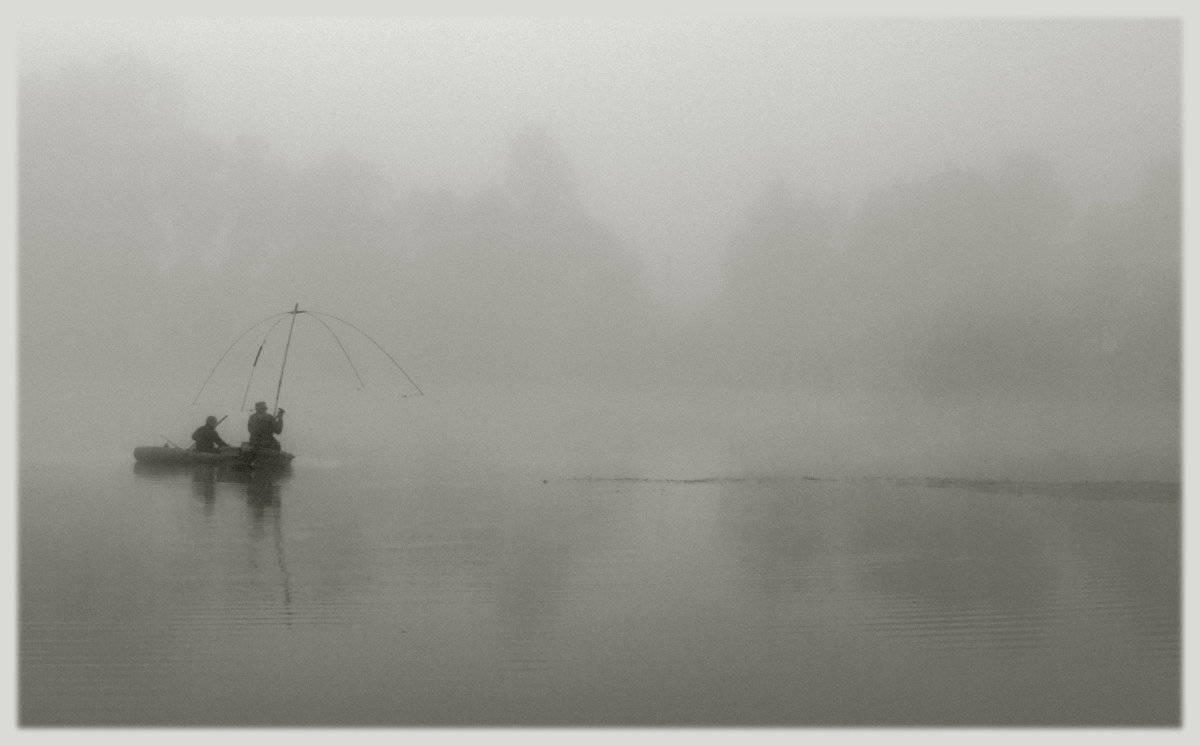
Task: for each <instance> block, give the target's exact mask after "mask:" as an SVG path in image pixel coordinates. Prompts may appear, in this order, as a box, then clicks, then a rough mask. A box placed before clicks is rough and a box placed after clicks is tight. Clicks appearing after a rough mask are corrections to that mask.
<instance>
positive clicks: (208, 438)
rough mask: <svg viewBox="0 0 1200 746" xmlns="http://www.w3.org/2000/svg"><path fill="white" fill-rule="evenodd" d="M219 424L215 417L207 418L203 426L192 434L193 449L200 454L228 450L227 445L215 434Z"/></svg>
mask: <svg viewBox="0 0 1200 746" xmlns="http://www.w3.org/2000/svg"><path fill="white" fill-rule="evenodd" d="M219 424H220V422H219V421H218V420H217V418H216V417H212V416H209V418H208V419H206V420H205V421H204V424H203V425H201V426H200V427H198V428H196V432H194V433H192V440H193V441H195V443H196V445H195V448H196V450H197V451H198V452H200V453H217V452H219V451H220V450H221V448H228V447H229V444H228V443H226V442H225V441H224V440H222V439H221V436H220V435H218V434H217V425H219Z"/></svg>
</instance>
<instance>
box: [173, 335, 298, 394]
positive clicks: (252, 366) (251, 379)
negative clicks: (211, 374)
mask: <svg viewBox="0 0 1200 746" xmlns="http://www.w3.org/2000/svg"><path fill="white" fill-rule="evenodd" d="M276 315H277V316H279V317H280V318H279V319H277V320H276V321H275V323H274V324H271V328H270V329H268V330H267V333H266V334H264V335H263V341H262V344H260V345H259V346H258V352H256V353H254V362H253V363H251V364H250V375H249V376H248V377H247V378H246V390H245V391H243V392H242V406H241V409H242V410H245V409H246V399H247V398H248V397H249V396H250V384H251V383H253V382H254V371H255V370H256V369H257V368H258V359H259V358H260V357H262V351H263V347H265V346H266V345H267V338H268V337H270V336H271V332H273V331H275V327H277V326H279V322H281V321H283V316H284V315H285V314H276ZM270 318H275V317H274V316H271V317H270ZM243 336H244V335H243ZM288 340H289V341H290V340H291V335H290V333H289V336H288ZM219 364H220V363H218V365H219ZM280 375H283V373H282V371H281V372H280ZM193 403H195V402H193Z"/></svg>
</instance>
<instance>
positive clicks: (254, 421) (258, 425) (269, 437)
mask: <svg viewBox="0 0 1200 746" xmlns="http://www.w3.org/2000/svg"><path fill="white" fill-rule="evenodd" d="M246 428H247V429H249V430H250V445H251V446H253V447H255V448H269V449H271V450H272V451H278V450H280V446H279V441H278V440H276V439H275V436H276V435H277V434H279V433H282V432H283V410H282V409H281V410H279V414H276V415H271V414H270V413H269V412H267V403H266V402H265V401H260V402H255V403H254V414H252V415H250V419H249V420H248V421H247V422H246Z"/></svg>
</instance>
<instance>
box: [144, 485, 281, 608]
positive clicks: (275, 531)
mask: <svg viewBox="0 0 1200 746" xmlns="http://www.w3.org/2000/svg"><path fill="white" fill-rule="evenodd" d="M133 471H134V474H135V475H137V476H138V477H139V478H147V479H153V480H159V481H180V480H183V479H190V480H191V483H192V495H193V496H194V497H195V498H196V499H197V500H198V501H199V502H200V504H201V506H202V507H201V509H202V512H203V514H204V516H205V518H206V520H215V519H216V516H217V503H218V497H221V498H223V499H225V500H227V499H228V498H229V497H230V496H233V495H238V494H241V495H244V496H245V498H246V503H245V505H246V507H247V509H248V510H247V512H246V517H247V518H249V521H248V522H247V523H246V529H247V531H248V534H247V539H248V541H247V542H246V544H245V546H246V549H247V551H248V552H249V554H248V555H247V558H248V559H249V561H250V566H251V567H254V568H258V569H259V570H261V568H263V567H264V566H267V567H269V566H271V565H274V569H273V570H271V571H270V572H269V573H268V574H269V575H270V576H271V577H270V578H266V579H265V582H266V584H267V585H269V586H272V587H273V588H274V592H273V593H271V594H269V595H272V596H275V597H276V598H278V599H281V600H282V605H283V608H282V609H281V611H282V612H283V621H284V623H285V624H286V625H288V626H290V625H291V617H292V614H293V610H292V580H291V573H290V572H289V570H288V564H287V558H286V555H285V552H284V532H283V501H282V495H283V488H282V484H283V483H284V482H286V481H287V480H288V479H289V478H290V477H291V475H292V466H291V463H290V462H284V463H281V464H273V465H271V466H270V467H268V468H254V469H248V468H245V467H243V466H240V465H231V464H192V465H190V466H182V465H178V464H176V465H164V464H151V463H143V462H136V463H135V464H134V468H133ZM272 555H273V556H272ZM264 556H266V557H270V559H268V560H267V562H266V563H263V562H262V558H263V557H264ZM272 560H273V562H272ZM243 571H244V570H243ZM278 611H279V610H278V608H277V611H276V613H278Z"/></svg>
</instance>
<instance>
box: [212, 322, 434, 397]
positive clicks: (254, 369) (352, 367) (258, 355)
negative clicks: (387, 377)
mask: <svg viewBox="0 0 1200 746" xmlns="http://www.w3.org/2000/svg"><path fill="white" fill-rule="evenodd" d="M300 314H308V315H309V316H311V317H312V318H313V319H315V320H316V321H317V323H319V324H320V325H321V326H323V327H325V331H327V332H329V335H330V336H331V337H333V340H334V342H335V343H337V346H338V348H339V349H340V350H341V351H342V356H343V357H345V358H346V362H347V364H349V366H350V370H351V371H352V372H353V374H354V377H355V379H356V380H357V381H358V387H359V390H362V389H363V388H365V387H366V383H365V382H364V381H363V377H362V375H361V373H360V372H359V370H358V366H357V365H355V364H354V360H353V359H352V358H351V357H350V353H349V351H348V350H347V349H346V346H345V345H344V344H343V343H342V340H341V338H340V337H338V335H337V334H336V333H335V332H334V330H333V328H332V327H331V326H330V325H329V324H328V323H326V321H325V318H329V319H333V320H335V321H339V322H341V323H342V324H345V325H346V326H348V327H350V328H351V329H353V330H354V331H356V332H358V333H359V334H360V335H362V336H363V337H365V338H366V339H367V341H369V342H370V343H371V344H373V345H375V347H377V348H378V349H379V350H380V351H381V352H382V353H383V354H384V355H385V356H386V357H387V358H388V360H390V361H391V363H392V365H394V366H395V367H396V369H397V370H399V371H400V373H401V374H402V375H403V376H404V378H405V379H406V380H407V381H408V383H409V385H411V386H412V387H413V389H414V390H415V391H416V392H417V394H418V395H420V396H424V395H425V392H424V391H422V390H421V387H420V386H419V385H417V382H416V381H414V380H413V378H412V376H410V375H409V374H408V371H406V370H404V368H403V366H401V365H400V363H399V362H398V361H397V360H396V358H395V357H393V356H392V354H391V353H390V352H388V351H387V350H386V349H385V348H384V347H383V345H381V344H379V342H378V341H376V340H375V339H374V338H373V337H371V335H369V334H367V333H366V332H364V331H363V330H362V329H359V328H358V327H357V326H355V325H354V324H351V323H350V322H349V321H346V320H345V319H342V318H338V317H337V316H333V315H330V314H324V313H319V312H317V311H312V310H309V309H303V310H302V309H301V308H300V304H299V303H296V304H294V305H293V307H292V310H291V311H283V312H281V313H277V314H272V315H270V316H268V317H266V318H265V319H262V320H260V321H258V322H257V323H255V324H253V325H252V326H251V327H250V328H248V329H246V330H245V331H244V332H242V333H241V334H240V335H238V338H237V339H235V340H234V341H233V343H232V344H231V345H229V347H228V348H227V349H226V350H225V352H224V353H222V355H221V357H220V358H219V359H218V360H217V363H216V365H214V366H213V368H212V370H211V371H209V374H208V376H207V377H206V378H205V379H204V383H203V384H202V385H201V386H200V390H199V391H198V392H197V393H196V397H195V399H193V401H192V404H196V403H197V402H198V401H199V400H200V397H201V396H202V395H203V394H204V390H205V388H207V386H208V384H209V382H210V381H211V380H212V378H213V375H214V374H215V373H216V371H217V369H218V368H219V367H220V366H221V363H222V362H224V360H225V359H226V358H227V357H228V356H229V353H230V352H231V351H232V350H233V349H234V347H236V346H237V344H238V343H239V342H240V341H241V340H242V339H243V338H245V337H246V336H247V335H248V334H250V332H252V331H254V330H255V329H258V328H259V327H261V326H262V325H263V324H266V323H268V322H270V321H272V320H274V322H275V323H273V324H271V326H270V327H269V328H268V329H267V331H266V333H265V334H264V335H263V339H262V342H261V343H260V344H259V346H258V350H257V351H256V352H255V355H254V361H253V362H252V363H251V365H250V374H249V375H248V376H247V378H246V387H245V389H244V390H243V392H242V403H241V409H242V410H245V409H246V402H247V400H248V399H249V396H250V388H251V386H252V385H253V383H254V375H255V373H256V372H257V370H258V362H259V360H260V359H261V358H262V353H263V350H264V349H265V348H266V344H267V340H268V339H270V337H271V334H272V332H274V330H275V327H277V326H279V324H280V323H282V321H283V319H284V318H285V317H287V316H291V317H292V320H291V323H290V324H289V325H288V336H287V342H286V343H285V345H284V350H283V362H282V364H281V365H280V368H279V380H278V382H277V383H276V386H275V409H277V410H278V408H279V400H280V395H281V393H282V390H283V378H284V375H285V374H286V371H287V361H288V355H289V352H290V350H291V344H292V336H293V333H294V332H295V328H296V317H297V316H299V315H300ZM322 317H325V318H322ZM404 396H405V398H407V396H408V395H407V394H405V395H404Z"/></svg>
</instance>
